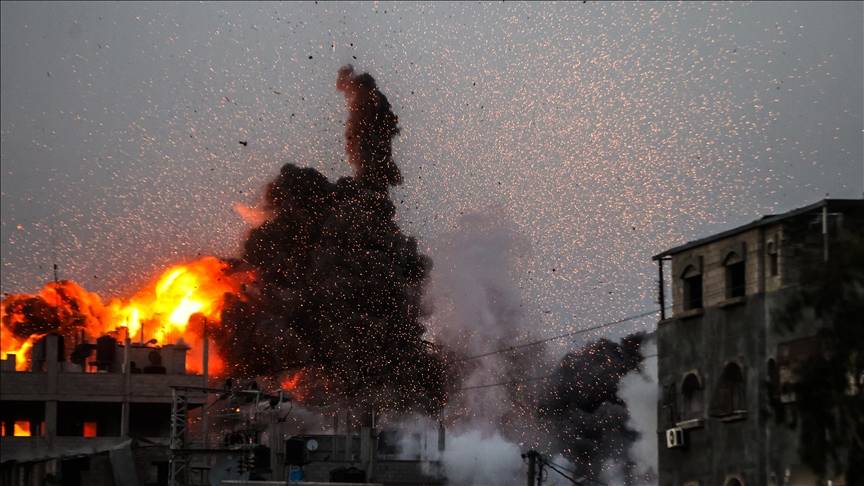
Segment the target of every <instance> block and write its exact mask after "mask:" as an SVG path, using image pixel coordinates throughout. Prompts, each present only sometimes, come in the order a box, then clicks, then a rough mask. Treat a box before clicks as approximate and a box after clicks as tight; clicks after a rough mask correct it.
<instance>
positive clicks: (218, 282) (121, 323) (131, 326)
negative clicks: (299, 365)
mask: <svg viewBox="0 0 864 486" xmlns="http://www.w3.org/2000/svg"><path fill="white" fill-rule="evenodd" d="M227 269H228V264H227V263H226V262H224V261H222V260H219V259H218V258H215V257H209V256H208V257H204V258H201V259H198V260H195V261H192V262H189V263H184V264H178V265H174V266H172V267H170V268H168V269H167V270H165V271H164V272H162V274H161V275H160V276H159V277H158V278H157V279H156V280H154V281H153V282H151V283H150V284H149V285H147V286H146V287H145V288H144V289H142V290H140V291H138V292H137V293H135V295H134V296H132V298H130V299H128V300H123V299H112V300H111V301H109V302H108V303H107V304H103V301H102V298H101V297H100V296H99V295H97V294H95V293H92V292H88V291H86V290H84V289H83V288H81V287H80V286H79V285H78V284H77V283H75V282H72V281H68V280H65V281H60V282H51V283H49V284H47V285H45V287H43V288H42V290H41V291H40V292H39V293H38V294H36V295H29V294H17V295H10V296H8V297H7V298H5V299H3V303H2V307H0V312H2V316H0V318H2V326H0V336H2V339H0V352H2V356H3V358H4V359H5V358H6V357H7V356H8V355H9V354H11V353H14V354H16V355H17V362H16V369H17V370H26V369H27V368H28V361H29V360H30V358H29V353H30V348H31V347H32V346H33V343H34V342H36V341H37V340H39V339H40V338H41V337H42V336H44V335H45V334H46V333H48V332H60V333H61V334H64V335H75V334H77V333H80V332H81V331H83V332H84V333H85V335H87V336H88V338H89V339H90V340H92V339H94V338H96V337H98V336H101V335H103V334H106V333H109V332H119V333H121V337H122V335H123V334H124V333H125V335H128V336H129V337H130V338H131V339H132V340H133V341H141V342H147V341H150V340H155V342H156V343H159V344H169V343H174V342H180V341H182V342H184V343H186V344H188V345H190V346H191V347H192V349H191V351H190V354H189V356H188V359H187V366H186V369H187V371H190V372H200V371H201V369H200V368H201V357H202V356H201V355H202V352H203V350H202V344H203V330H204V326H205V325H206V326H218V325H219V323H220V314H221V311H222V305H223V299H224V296H225V294H226V293H235V294H236V293H238V292H239V290H240V287H241V286H242V285H243V284H244V283H247V282H248V281H250V280H251V278H252V275H251V274H250V273H235V274H231V275H228V274H227V273H226V271H227ZM209 363H210V366H209V371H210V373H213V374H218V373H219V372H220V371H221V370H222V368H223V365H222V360H221V359H220V358H219V356H218V355H217V354H216V353H215V350H214V352H213V353H211V354H210V359H209Z"/></svg>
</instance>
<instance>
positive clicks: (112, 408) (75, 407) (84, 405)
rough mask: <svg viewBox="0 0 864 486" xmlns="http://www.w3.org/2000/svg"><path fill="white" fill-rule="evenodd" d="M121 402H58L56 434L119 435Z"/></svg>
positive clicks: (79, 435)
mask: <svg viewBox="0 0 864 486" xmlns="http://www.w3.org/2000/svg"><path fill="white" fill-rule="evenodd" d="M121 410H122V404H120V403H104V402H102V403H100V402H58V403H57V435H60V436H66V437H119V436H120V415H121Z"/></svg>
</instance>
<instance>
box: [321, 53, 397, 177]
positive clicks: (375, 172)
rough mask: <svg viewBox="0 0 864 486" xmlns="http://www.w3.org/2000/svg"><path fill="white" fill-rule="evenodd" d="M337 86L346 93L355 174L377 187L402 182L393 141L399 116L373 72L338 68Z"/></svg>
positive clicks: (347, 145)
mask: <svg viewBox="0 0 864 486" xmlns="http://www.w3.org/2000/svg"><path fill="white" fill-rule="evenodd" d="M336 89H338V90H339V91H341V92H342V93H344V94H345V101H346V104H347V106H348V122H347V123H346V124H345V152H346V153H347V154H348V162H349V163H350V164H351V166H352V167H354V178H355V179H356V180H358V181H360V182H362V183H363V184H364V185H366V186H368V187H372V188H374V189H377V190H385V191H386V190H387V187H389V186H395V185H398V184H401V183H402V173H401V172H400V171H399V167H397V166H396V163H395V162H393V145H392V143H391V142H392V140H393V137H395V136H396V135H398V134H399V126H398V122H399V118H397V117H396V115H395V114H394V113H393V112H392V111H391V110H390V102H388V101H387V97H386V96H384V95H383V94H382V93H381V92H380V91H378V88H377V86H376V85H375V80H374V79H373V78H372V76H370V75H369V74H368V73H363V74H354V68H353V67H351V66H345V67H343V68H342V69H340V70H339V77H338V78H337V79H336Z"/></svg>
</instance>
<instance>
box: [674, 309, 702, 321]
mask: <svg viewBox="0 0 864 486" xmlns="http://www.w3.org/2000/svg"><path fill="white" fill-rule="evenodd" d="M703 314H705V309H704V308H702V307H698V308H696V309H690V310H685V311H681V312H679V313H678V314H676V315H675V316H674V317H675V318H676V319H691V318H693V317H699V316H701V315H703Z"/></svg>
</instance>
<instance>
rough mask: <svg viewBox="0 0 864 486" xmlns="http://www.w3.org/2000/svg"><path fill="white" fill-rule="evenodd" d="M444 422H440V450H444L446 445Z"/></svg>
mask: <svg viewBox="0 0 864 486" xmlns="http://www.w3.org/2000/svg"><path fill="white" fill-rule="evenodd" d="M444 434H445V430H444V422H441V421H439V422H438V452H444V447H445V445H446V444H445V440H446V439H445V435H444Z"/></svg>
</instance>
